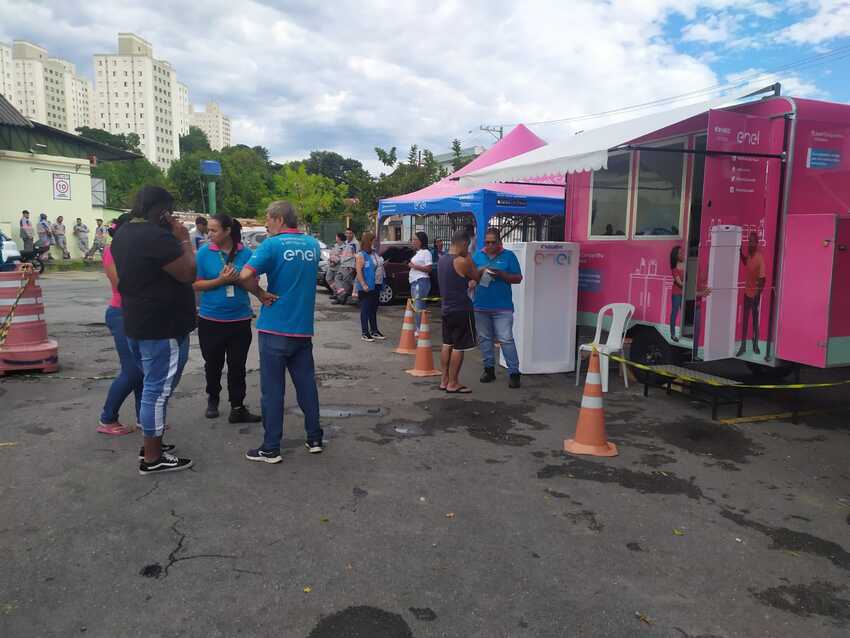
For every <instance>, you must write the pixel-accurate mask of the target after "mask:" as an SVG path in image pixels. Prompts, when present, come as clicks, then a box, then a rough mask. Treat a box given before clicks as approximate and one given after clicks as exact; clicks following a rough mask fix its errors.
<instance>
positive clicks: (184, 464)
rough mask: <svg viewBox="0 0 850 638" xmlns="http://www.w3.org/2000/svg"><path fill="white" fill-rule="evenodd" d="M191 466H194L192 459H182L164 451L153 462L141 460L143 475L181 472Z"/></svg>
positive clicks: (140, 471) (140, 470) (140, 472)
mask: <svg viewBox="0 0 850 638" xmlns="http://www.w3.org/2000/svg"><path fill="white" fill-rule="evenodd" d="M163 447H164V446H163ZM190 467H192V460H191V459H180V458H177V457H176V456H173V455H171V454H166V453H165V452H163V453H162V454H161V455H160V457H159V458H158V459H157V460H156V461H153V462H151V463H147V462H145V461H144V460H142V461H140V462H139V474H141V475H142V476H150V475H152V474H162V473H164V472H180V471H181V470H188V469H189V468H190Z"/></svg>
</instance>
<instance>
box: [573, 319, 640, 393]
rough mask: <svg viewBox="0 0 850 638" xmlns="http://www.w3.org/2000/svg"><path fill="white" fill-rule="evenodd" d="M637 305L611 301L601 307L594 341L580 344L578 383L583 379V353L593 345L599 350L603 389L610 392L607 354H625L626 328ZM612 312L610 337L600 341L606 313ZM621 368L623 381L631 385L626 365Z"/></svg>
mask: <svg viewBox="0 0 850 638" xmlns="http://www.w3.org/2000/svg"><path fill="white" fill-rule="evenodd" d="M634 311H635V307H634V306H633V305H632V304H630V303H609V304H608V305H607V306H603V307H602V308H600V309H599V314H598V315H597V316H596V336H595V337H593V342H592V343H583V344H582V345H580V346H579V348H578V351H577V352H576V385H578V384H579V382H580V381H581V353H582V351H584V352H590V351H592V350H593V347H594V346H596V349H597V350H598V351H599V374H600V376H601V377H602V391H603V392H608V363H609V359H608V357H607V356H605V355H609V354H617V353H620V354H623V339H624V338H625V336H626V330H628V328H629V320H630V319H631V318H632V314H634ZM609 312H610V313H611V326H610V328H609V330H608V339H607V340H606V341H605V343H600V339H601V338H602V326H603V324H604V323H605V315H606V314H607V313H609ZM620 370H621V371H622V372H623V383H625V384H626V387H627V388H628V387H629V376H628V374H626V366H624V365H622V364H620Z"/></svg>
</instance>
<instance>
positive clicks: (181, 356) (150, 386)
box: [127, 335, 189, 438]
mask: <svg viewBox="0 0 850 638" xmlns="http://www.w3.org/2000/svg"><path fill="white" fill-rule="evenodd" d="M127 342H128V343H129V344H130V351H131V352H132V353H133V356H134V357H135V358H136V365H138V367H139V368H140V369H141V371H142V372H143V373H144V375H145V379H144V388H143V389H142V407H141V411H140V413H139V417H140V418H139V423H140V424H141V426H142V431H143V432H144V435H145V436H146V437H149V438H156V437H161V436H162V434H163V432H165V415H166V408H167V407H168V397H170V396H171V394H172V393H173V392H174V389H175V388H176V387H177V384H178V383H179V382H180V375H181V374H182V373H183V367H184V366H185V365H186V361H187V360H188V359H189V335H185V336H183V337H181V338H180V339H130V338H129V337H128V338H127Z"/></svg>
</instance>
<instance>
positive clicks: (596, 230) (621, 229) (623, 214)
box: [588, 153, 631, 237]
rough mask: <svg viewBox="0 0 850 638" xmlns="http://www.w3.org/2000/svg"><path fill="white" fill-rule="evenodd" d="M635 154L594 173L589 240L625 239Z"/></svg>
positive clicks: (622, 156) (614, 159)
mask: <svg viewBox="0 0 850 638" xmlns="http://www.w3.org/2000/svg"><path fill="white" fill-rule="evenodd" d="M630 171H631V153H621V154H619V155H610V156H609V157H608V168H607V169H606V170H601V171H593V176H592V178H591V179H592V180H593V181H592V186H591V188H592V196H591V203H590V232H589V234H588V236H589V237H625V236H626V228H627V226H628V217H629V173H630Z"/></svg>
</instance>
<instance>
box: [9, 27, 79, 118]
mask: <svg viewBox="0 0 850 638" xmlns="http://www.w3.org/2000/svg"><path fill="white" fill-rule="evenodd" d="M8 62H11V64H9V63H8ZM7 74H10V75H9V76H7ZM4 77H5V78H6V79H5V80H4ZM9 79H11V84H9V83H8V80H9ZM4 90H5V91H6V92H8V95H7V97H8V98H9V101H10V102H11V103H12V104H13V105H14V106H15V107H16V108H17V109H18V110H19V111H20V112H21V113H23V115H24V116H25V117H27V118H29V119H32V120H35V121H37V122H41V123H42V124H47V125H48V126H52V127H54V128H58V129H62V130H65V131H68V132H70V133H74V132H76V129H77V128H78V127H80V126H91V124H92V120H91V110H90V103H89V100H90V96H91V82H90V81H89V80H87V79H86V78H83V77H80V76H79V75H77V69H76V67H75V66H74V65H73V64H71V63H70V62H68V61H67V60H63V59H61V58H51V57H49V55H48V53H47V50H46V49H45V48H44V47H40V46H38V45H36V44H32V43H31V42H26V41H23V40H16V41H15V42H14V43H13V45H12V47H11V48H10V47H8V46H7V45H0V93H3V94H4V95H6V93H5V92H4Z"/></svg>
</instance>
